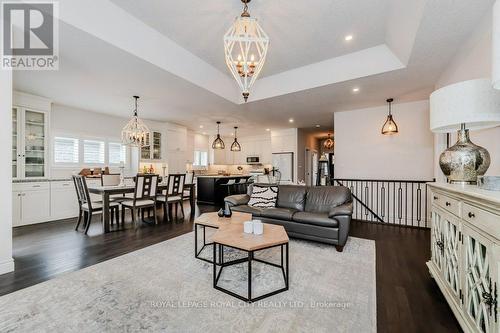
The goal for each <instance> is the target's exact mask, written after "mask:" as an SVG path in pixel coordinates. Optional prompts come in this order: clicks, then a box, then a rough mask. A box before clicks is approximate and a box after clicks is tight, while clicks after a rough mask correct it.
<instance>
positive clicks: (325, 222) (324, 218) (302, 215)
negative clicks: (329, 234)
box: [292, 212, 339, 228]
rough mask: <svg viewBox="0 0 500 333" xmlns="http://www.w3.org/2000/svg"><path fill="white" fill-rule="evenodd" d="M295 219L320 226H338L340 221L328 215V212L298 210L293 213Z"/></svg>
mask: <svg viewBox="0 0 500 333" xmlns="http://www.w3.org/2000/svg"><path fill="white" fill-rule="evenodd" d="M292 219H293V221H295V222H298V223H304V224H312V225H317V226H320V227H330V228H338V226H339V222H338V221H337V220H335V219H331V218H329V217H328V213H310V212H297V213H295V214H293V217H292Z"/></svg>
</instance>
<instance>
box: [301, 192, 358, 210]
mask: <svg viewBox="0 0 500 333" xmlns="http://www.w3.org/2000/svg"><path fill="white" fill-rule="evenodd" d="M351 200H352V199H351V191H350V190H349V189H348V188H347V187H344V186H314V187H310V188H309V190H308V191H307V197H306V206H305V211H306V212H310V213H329V212H330V210H331V209H332V208H333V207H337V206H339V205H342V204H343V203H345V202H350V201H351Z"/></svg>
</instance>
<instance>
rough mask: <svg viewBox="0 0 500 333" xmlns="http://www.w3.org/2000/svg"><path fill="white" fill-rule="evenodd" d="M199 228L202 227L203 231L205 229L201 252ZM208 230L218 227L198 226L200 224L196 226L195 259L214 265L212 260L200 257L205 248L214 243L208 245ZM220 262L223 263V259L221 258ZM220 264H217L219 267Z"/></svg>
mask: <svg viewBox="0 0 500 333" xmlns="http://www.w3.org/2000/svg"><path fill="white" fill-rule="evenodd" d="M198 226H200V227H202V229H203V246H202V247H201V249H199V250H198ZM206 228H212V229H218V228H216V227H211V226H206V225H204V224H198V223H195V224H194V257H195V258H196V259H200V260H203V261H206V262H208V263H210V264H213V263H214V260H213V259H212V260H210V259H207V258H203V257H202V256H200V254H201V253H202V252H203V250H204V249H205V247H207V246H209V245H212V244H213V243H212V242H209V243H207V236H206V230H205V229H206ZM221 253H222V251H221ZM214 258H215V257H214ZM216 262H217V261H216ZM220 262H221V259H220V258H219V263H220ZM219 263H217V265H219Z"/></svg>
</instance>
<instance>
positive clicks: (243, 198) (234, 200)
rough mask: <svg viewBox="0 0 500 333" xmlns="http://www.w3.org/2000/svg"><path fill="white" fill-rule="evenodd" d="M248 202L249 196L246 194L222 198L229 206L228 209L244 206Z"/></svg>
mask: <svg viewBox="0 0 500 333" xmlns="http://www.w3.org/2000/svg"><path fill="white" fill-rule="evenodd" d="M249 201H250V196H249V195H248V194H236V195H230V196H228V197H225V198H224V202H225V203H226V204H227V205H229V207H232V206H241V205H246V204H247V203H248V202H249Z"/></svg>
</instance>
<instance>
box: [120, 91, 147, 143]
mask: <svg viewBox="0 0 500 333" xmlns="http://www.w3.org/2000/svg"><path fill="white" fill-rule="evenodd" d="M134 99H135V109H134V115H133V116H132V118H131V119H130V121H129V122H128V123H127V125H125V127H123V129H122V143H123V144H125V145H128V146H132V147H144V146H149V138H148V136H149V128H148V127H147V126H146V124H144V122H143V121H142V120H141V119H139V117H138V116H137V100H138V99H139V96H134Z"/></svg>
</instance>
